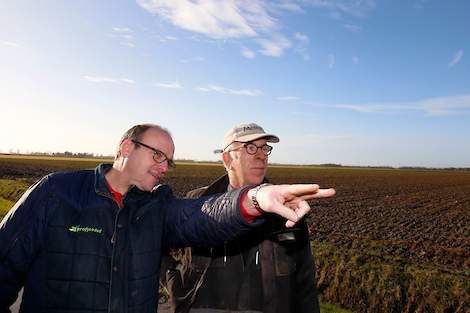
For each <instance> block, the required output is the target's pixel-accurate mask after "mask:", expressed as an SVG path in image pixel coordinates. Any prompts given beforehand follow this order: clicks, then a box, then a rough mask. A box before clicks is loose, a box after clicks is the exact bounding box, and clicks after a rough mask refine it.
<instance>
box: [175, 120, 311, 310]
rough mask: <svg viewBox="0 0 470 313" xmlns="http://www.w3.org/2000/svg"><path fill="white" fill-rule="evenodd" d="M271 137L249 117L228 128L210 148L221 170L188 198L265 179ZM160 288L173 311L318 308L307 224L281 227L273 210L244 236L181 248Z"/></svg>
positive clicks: (265, 180)
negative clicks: (219, 157) (219, 156)
mask: <svg viewBox="0 0 470 313" xmlns="http://www.w3.org/2000/svg"><path fill="white" fill-rule="evenodd" d="M276 142H279V138H278V137H277V136H275V135H273V134H268V133H266V132H265V131H264V130H263V128H261V127H260V126H259V125H257V124H255V123H250V124H240V125H237V126H235V127H233V128H232V129H231V130H230V131H229V132H228V133H227V134H226V135H225V137H224V141H223V144H222V149H220V150H216V151H214V152H218V153H222V161H223V163H224V167H225V169H226V171H227V174H226V175H224V176H222V177H220V178H219V179H218V180H216V181H215V182H213V183H212V184H211V185H210V186H206V187H202V188H199V189H195V190H193V191H190V192H189V193H188V197H191V198H197V197H200V196H207V195H212V194H215V193H219V192H226V191H227V190H228V191H230V190H234V189H237V188H241V187H243V186H247V185H259V184H266V183H268V181H267V179H266V178H265V175H266V170H267V166H268V156H269V154H270V153H271V152H272V149H273V147H272V146H270V145H269V144H268V143H276ZM167 288H168V291H169V294H170V305H171V307H172V308H171V312H177V313H182V312H192V313H222V312H250V313H257V312H259V313H261V312H264V313H312V312H319V304H318V296H317V292H316V286H315V268H314V263H313V258H312V252H311V249H310V240H309V236H308V228H307V225H306V223H305V221H301V222H299V223H297V225H296V227H294V228H286V227H285V219H284V218H282V217H279V216H276V215H267V216H266V223H265V224H264V225H262V226H261V227H259V228H257V229H256V230H255V231H254V232H253V233H250V235H249V236H243V237H240V238H237V239H236V240H233V241H225V242H224V244H222V245H219V246H217V247H214V248H203V247H194V248H186V249H185V250H184V252H183V255H182V260H181V262H180V263H178V262H175V264H173V266H170V270H169V271H167Z"/></svg>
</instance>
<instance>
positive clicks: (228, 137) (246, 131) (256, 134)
mask: <svg viewBox="0 0 470 313" xmlns="http://www.w3.org/2000/svg"><path fill="white" fill-rule="evenodd" d="M261 138H266V141H268V142H279V137H277V136H276V135H273V134H267V133H266V132H265V131H264V129H263V128H262V127H261V126H259V125H258V124H255V123H247V124H238V125H236V126H234V127H233V128H232V129H230V130H229V131H228V132H227V133H226V134H225V136H224V141H223V143H222V149H216V150H214V153H222V152H224V151H225V149H227V147H228V146H230V145H231V144H232V143H234V142H250V141H254V140H258V139H261Z"/></svg>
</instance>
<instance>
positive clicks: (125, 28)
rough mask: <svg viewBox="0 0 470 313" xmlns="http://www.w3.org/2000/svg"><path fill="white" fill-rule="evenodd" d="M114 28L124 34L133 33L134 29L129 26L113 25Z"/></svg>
mask: <svg viewBox="0 0 470 313" xmlns="http://www.w3.org/2000/svg"><path fill="white" fill-rule="evenodd" d="M113 30H114V31H115V32H116V33H122V34H128V33H132V29H130V28H128V27H113Z"/></svg>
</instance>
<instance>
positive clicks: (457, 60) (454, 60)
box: [449, 50, 463, 67]
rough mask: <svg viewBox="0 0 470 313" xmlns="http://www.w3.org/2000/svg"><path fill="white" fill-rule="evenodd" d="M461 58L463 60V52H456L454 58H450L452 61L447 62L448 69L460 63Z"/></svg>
mask: <svg viewBox="0 0 470 313" xmlns="http://www.w3.org/2000/svg"><path fill="white" fill-rule="evenodd" d="M462 58H463V50H459V51H457V52H456V53H455V55H454V57H453V58H452V60H451V61H450V62H449V67H453V66H456V65H457V64H459V63H460V61H462Z"/></svg>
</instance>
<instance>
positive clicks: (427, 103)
mask: <svg viewBox="0 0 470 313" xmlns="http://www.w3.org/2000/svg"><path fill="white" fill-rule="evenodd" d="M333 107H336V108H340V109H348V110H353V111H357V112H362V113H393V112H395V113H400V112H409V111H414V112H421V113H424V114H426V115H432V116H436V115H452V114H459V113H467V114H470V95H463V96H450V97H440V98H430V99H423V100H418V101H412V102H391V103H378V104H338V105H334V106H333Z"/></svg>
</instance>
